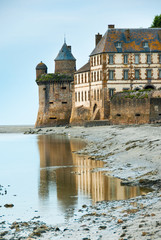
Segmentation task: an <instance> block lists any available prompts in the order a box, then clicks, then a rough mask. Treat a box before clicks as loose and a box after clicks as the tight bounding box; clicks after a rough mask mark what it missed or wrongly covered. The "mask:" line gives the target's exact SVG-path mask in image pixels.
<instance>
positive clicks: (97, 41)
mask: <svg viewBox="0 0 161 240" xmlns="http://www.w3.org/2000/svg"><path fill="white" fill-rule="evenodd" d="M101 39H102V35H101V34H99V33H98V34H96V35H95V46H97V44H98V43H99V41H100V40H101Z"/></svg>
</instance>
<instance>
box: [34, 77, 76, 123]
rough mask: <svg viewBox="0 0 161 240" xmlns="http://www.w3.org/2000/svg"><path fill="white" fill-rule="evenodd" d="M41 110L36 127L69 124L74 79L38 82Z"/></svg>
mask: <svg viewBox="0 0 161 240" xmlns="http://www.w3.org/2000/svg"><path fill="white" fill-rule="evenodd" d="M37 83H38V85H39V111H38V116H37V121H36V124H35V126H36V127H45V126H58V125H64V124H68V123H69V120H70V116H71V109H72V88H73V86H72V80H70V81H69V80H67V79H66V80H57V81H47V82H45V81H44V82H41V81H38V82H37Z"/></svg>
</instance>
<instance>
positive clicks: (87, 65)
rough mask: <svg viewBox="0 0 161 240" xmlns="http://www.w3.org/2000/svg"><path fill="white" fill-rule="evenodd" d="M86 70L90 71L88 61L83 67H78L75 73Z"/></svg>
mask: <svg viewBox="0 0 161 240" xmlns="http://www.w3.org/2000/svg"><path fill="white" fill-rule="evenodd" d="M88 71H90V62H87V63H86V64H85V65H84V66H83V67H81V68H80V69H78V71H77V72H76V73H81V72H88Z"/></svg>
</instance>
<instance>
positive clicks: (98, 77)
mask: <svg viewBox="0 0 161 240" xmlns="http://www.w3.org/2000/svg"><path fill="white" fill-rule="evenodd" d="M97 81H99V71H97Z"/></svg>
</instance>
